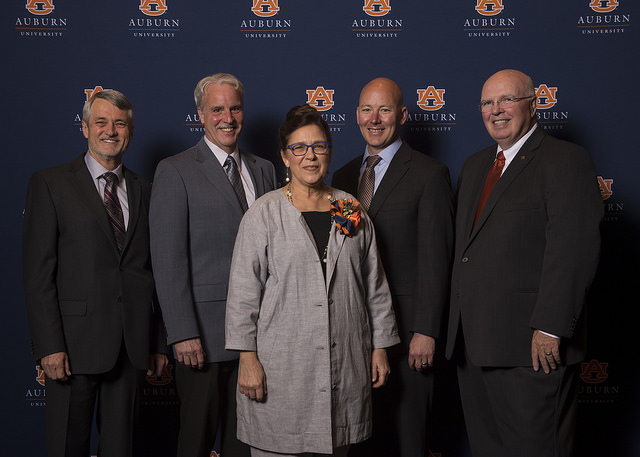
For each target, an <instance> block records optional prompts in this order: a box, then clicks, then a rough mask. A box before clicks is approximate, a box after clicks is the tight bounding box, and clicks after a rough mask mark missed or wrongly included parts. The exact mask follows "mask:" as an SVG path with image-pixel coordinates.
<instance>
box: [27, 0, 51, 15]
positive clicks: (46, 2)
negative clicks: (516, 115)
mask: <svg viewBox="0 0 640 457" xmlns="http://www.w3.org/2000/svg"><path fill="white" fill-rule="evenodd" d="M25 8H27V11H29V12H30V13H31V14H37V15H38V16H44V15H46V14H49V13H51V12H52V11H53V10H54V9H55V6H53V0H27V4H26V5H25Z"/></svg>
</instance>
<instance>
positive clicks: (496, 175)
mask: <svg viewBox="0 0 640 457" xmlns="http://www.w3.org/2000/svg"><path fill="white" fill-rule="evenodd" d="M504 162H505V159H504V154H503V153H502V151H500V152H498V156H497V157H496V161H495V162H493V166H492V167H491V169H490V170H489V173H488V174H487V179H486V181H485V182H484V187H483V189H482V195H481V196H480V204H478V210H477V211H476V218H475V219H474V221H473V226H474V227H475V226H476V222H478V218H479V217H480V213H482V208H484V205H485V203H487V200H488V199H489V195H491V191H492V190H493V187H494V186H495V185H496V183H497V182H498V179H500V176H501V175H502V169H503V168H504Z"/></svg>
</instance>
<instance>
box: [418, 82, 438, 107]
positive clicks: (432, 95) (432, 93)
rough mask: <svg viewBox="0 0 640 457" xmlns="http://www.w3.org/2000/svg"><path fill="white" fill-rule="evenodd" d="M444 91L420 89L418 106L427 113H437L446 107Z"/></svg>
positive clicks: (432, 88)
mask: <svg viewBox="0 0 640 457" xmlns="http://www.w3.org/2000/svg"><path fill="white" fill-rule="evenodd" d="M443 96H444V89H436V88H435V87H433V86H429V87H427V88H426V89H418V106H419V107H420V108H422V109H423V110H425V111H437V110H439V109H440V108H442V107H443V106H444V97H443Z"/></svg>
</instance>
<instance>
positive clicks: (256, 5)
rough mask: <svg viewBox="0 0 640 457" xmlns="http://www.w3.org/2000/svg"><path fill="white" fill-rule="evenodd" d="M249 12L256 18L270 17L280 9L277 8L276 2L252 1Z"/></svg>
mask: <svg viewBox="0 0 640 457" xmlns="http://www.w3.org/2000/svg"><path fill="white" fill-rule="evenodd" d="M251 11H253V13H254V14H255V15H256V16H260V17H271V16H274V15H275V14H276V13H277V12H278V11H280V7H279V6H278V0H253V6H252V7H251Z"/></svg>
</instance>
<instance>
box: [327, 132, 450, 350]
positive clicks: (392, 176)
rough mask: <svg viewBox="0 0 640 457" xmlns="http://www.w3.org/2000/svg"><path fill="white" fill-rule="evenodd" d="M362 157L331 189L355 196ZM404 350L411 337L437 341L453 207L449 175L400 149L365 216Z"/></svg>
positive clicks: (418, 155) (446, 280) (348, 166)
mask: <svg viewBox="0 0 640 457" xmlns="http://www.w3.org/2000/svg"><path fill="white" fill-rule="evenodd" d="M361 163H362V156H359V157H357V158H356V159H354V160H352V161H351V162H349V163H347V164H346V165H345V166H344V167H342V168H341V169H339V170H338V171H336V172H335V173H334V175H333V180H332V185H333V186H334V187H337V188H339V189H342V190H344V191H346V192H349V193H351V194H353V195H356V194H357V189H358V178H359V173H360V165H361ZM368 214H369V217H370V218H371V220H372V221H373V225H374V226H375V230H376V237H377V241H378V249H379V250H380V256H381V258H382V264H383V266H384V270H385V272H386V274H387V279H388V280H389V286H390V288H391V294H392V297H393V306H394V310H395V312H396V319H397V321H398V327H399V331H400V338H401V339H402V342H403V344H404V347H405V349H406V348H408V345H409V342H410V340H411V332H418V333H422V334H425V335H429V336H432V337H434V338H438V337H439V336H440V333H441V325H442V315H443V312H444V309H445V305H446V302H447V300H448V295H449V275H450V264H451V252H452V248H453V202H452V195H451V182H450V179H449V170H448V169H447V167H446V166H445V165H444V164H442V163H440V162H439V161H437V160H435V159H433V158H431V157H428V156H426V155H424V154H422V153H420V152H418V151H416V150H414V149H412V148H411V147H410V146H409V145H407V144H406V143H404V142H403V143H402V146H401V147H400V149H398V152H396V154H395V156H394V157H393V160H392V161H391V163H390V164H389V168H388V169H387V172H386V173H385V175H384V177H383V178H382V181H381V182H380V185H379V186H378V189H377V190H376V193H375V194H374V196H373V200H372V201H371V205H370V207H369V211H368Z"/></svg>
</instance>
